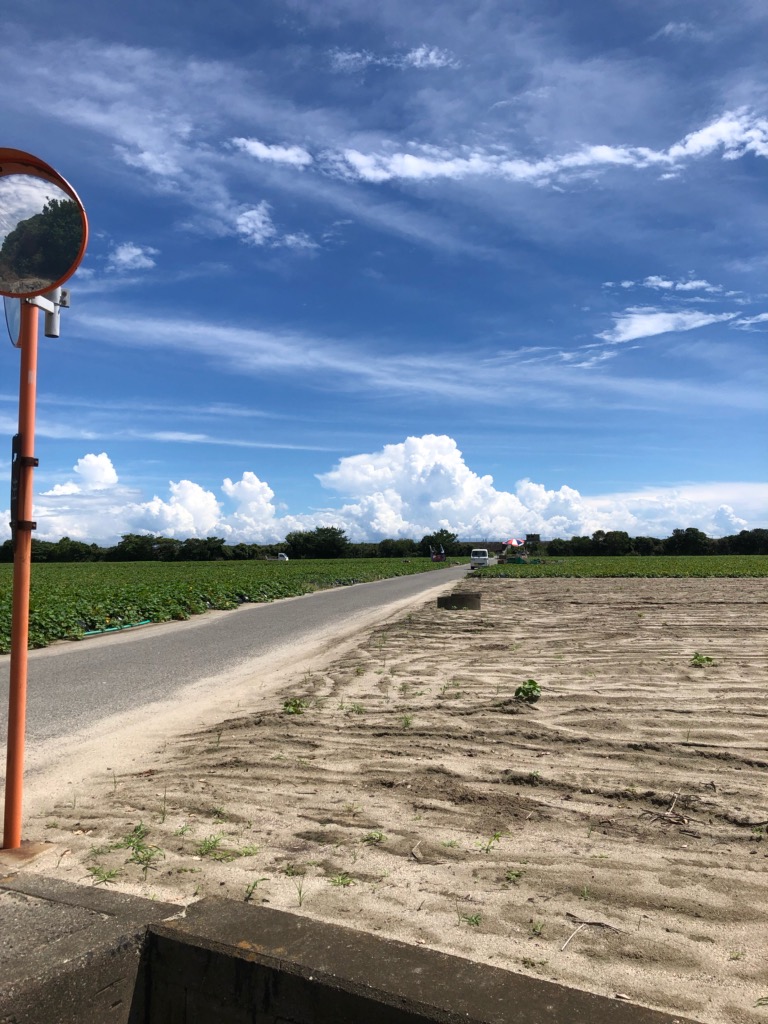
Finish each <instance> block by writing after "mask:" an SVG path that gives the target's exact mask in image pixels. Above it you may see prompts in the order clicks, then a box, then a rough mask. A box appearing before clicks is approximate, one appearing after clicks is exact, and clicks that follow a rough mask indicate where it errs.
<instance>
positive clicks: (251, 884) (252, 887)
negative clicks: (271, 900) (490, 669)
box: [243, 878, 269, 903]
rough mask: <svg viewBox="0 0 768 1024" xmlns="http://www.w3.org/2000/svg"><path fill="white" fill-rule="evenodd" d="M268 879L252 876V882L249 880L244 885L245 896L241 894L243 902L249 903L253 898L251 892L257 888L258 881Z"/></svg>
mask: <svg viewBox="0 0 768 1024" xmlns="http://www.w3.org/2000/svg"><path fill="white" fill-rule="evenodd" d="M268 881H269V879H268V878H254V880H253V881H252V882H249V883H248V885H246V887H245V896H243V900H244V902H245V903H250V902H251V900H252V899H253V894H254V893H255V892H256V890H257V889H258V888H259V882H268Z"/></svg>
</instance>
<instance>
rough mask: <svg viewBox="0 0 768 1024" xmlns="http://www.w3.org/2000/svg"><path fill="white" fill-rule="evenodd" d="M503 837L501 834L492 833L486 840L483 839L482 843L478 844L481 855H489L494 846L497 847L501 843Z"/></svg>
mask: <svg viewBox="0 0 768 1024" xmlns="http://www.w3.org/2000/svg"><path fill="white" fill-rule="evenodd" d="M503 835H504V833H503V832H494V833H493V835H492V836H490V837H489V838H488V839H484V840H483V842H482V843H478V846H479V847H480V849H481V850H482V851H483V853H490V852H491V850H492V849H493V848H494V846H498V844H499V843H500V842H501V840H502V836H503Z"/></svg>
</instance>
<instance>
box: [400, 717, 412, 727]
mask: <svg viewBox="0 0 768 1024" xmlns="http://www.w3.org/2000/svg"><path fill="white" fill-rule="evenodd" d="M400 721H401V723H402V726H403V728H404V729H410V727H411V724H412V723H413V715H403V716H402V718H401V719H400Z"/></svg>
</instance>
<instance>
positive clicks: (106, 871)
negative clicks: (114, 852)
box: [88, 864, 120, 885]
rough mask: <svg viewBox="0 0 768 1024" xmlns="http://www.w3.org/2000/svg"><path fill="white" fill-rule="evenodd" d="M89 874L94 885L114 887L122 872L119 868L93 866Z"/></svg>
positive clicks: (89, 869)
mask: <svg viewBox="0 0 768 1024" xmlns="http://www.w3.org/2000/svg"><path fill="white" fill-rule="evenodd" d="M88 874H89V875H90V876H91V878H92V879H93V884H94V885H114V883H115V879H116V878H117V876H118V875H119V874H120V871H119V870H118V869H117V868H105V867H103V866H102V865H101V864H91V866H90V867H89V868H88Z"/></svg>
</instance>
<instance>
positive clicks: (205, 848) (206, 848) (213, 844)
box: [197, 832, 224, 857]
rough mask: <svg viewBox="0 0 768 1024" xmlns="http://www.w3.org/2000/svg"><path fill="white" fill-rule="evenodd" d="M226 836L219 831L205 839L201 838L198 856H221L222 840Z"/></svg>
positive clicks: (198, 845)
mask: <svg viewBox="0 0 768 1024" xmlns="http://www.w3.org/2000/svg"><path fill="white" fill-rule="evenodd" d="M223 838H224V836H223V834H222V833H221V832H219V834H218V835H215V836H206V837H205V839H201V840H200V842H199V843H198V844H197V855H198V857H214V856H220V855H221V852H222V851H221V850H220V849H219V847H220V846H221V841H222V839H223Z"/></svg>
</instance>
